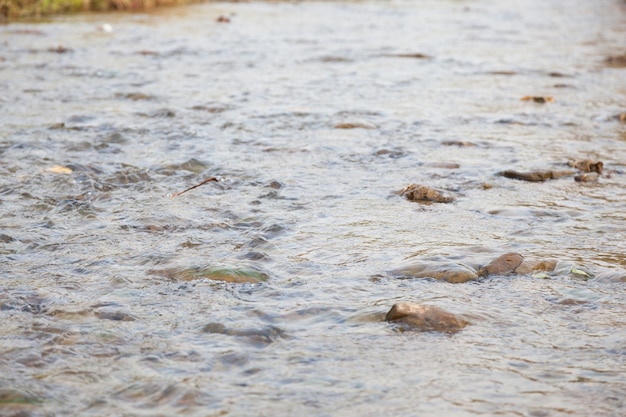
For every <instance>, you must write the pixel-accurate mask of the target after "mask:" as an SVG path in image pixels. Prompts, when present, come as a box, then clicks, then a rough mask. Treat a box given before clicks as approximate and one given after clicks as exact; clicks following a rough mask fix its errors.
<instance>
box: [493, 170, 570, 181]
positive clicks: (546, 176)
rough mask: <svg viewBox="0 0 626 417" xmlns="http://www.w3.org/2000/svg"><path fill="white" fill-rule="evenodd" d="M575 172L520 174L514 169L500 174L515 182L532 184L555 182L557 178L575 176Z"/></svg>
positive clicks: (550, 171)
mask: <svg viewBox="0 0 626 417" xmlns="http://www.w3.org/2000/svg"><path fill="white" fill-rule="evenodd" d="M574 174H575V172H574V171H552V170H546V171H528V172H520V171H515V170H512V169H507V170H506V171H503V172H501V173H500V175H502V176H503V177H506V178H511V179H514V180H522V181H530V182H544V181H547V180H555V179H557V178H561V177H565V176H568V175H574Z"/></svg>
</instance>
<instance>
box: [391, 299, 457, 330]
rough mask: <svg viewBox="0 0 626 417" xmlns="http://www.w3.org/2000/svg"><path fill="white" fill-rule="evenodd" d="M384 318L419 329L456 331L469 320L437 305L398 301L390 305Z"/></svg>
mask: <svg viewBox="0 0 626 417" xmlns="http://www.w3.org/2000/svg"><path fill="white" fill-rule="evenodd" d="M385 320H386V321H388V322H393V323H398V324H401V325H405V326H406V327H408V328H410V329H413V330H419V331H435V332H458V331H459V330H461V329H462V328H464V327H465V326H467V325H468V324H469V322H468V321H467V320H465V319H463V318H462V317H460V316H457V315H455V314H452V313H449V312H447V311H445V310H443V309H441V308H439V307H435V306H430V305H422V304H413V303H398V304H394V305H393V307H391V310H389V312H388V313H387V316H386V317H385Z"/></svg>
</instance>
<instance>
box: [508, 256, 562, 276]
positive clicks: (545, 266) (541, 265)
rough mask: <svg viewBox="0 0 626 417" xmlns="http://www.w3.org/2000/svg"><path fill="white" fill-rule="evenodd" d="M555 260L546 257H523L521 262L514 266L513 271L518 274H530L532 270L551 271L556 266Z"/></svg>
mask: <svg viewBox="0 0 626 417" xmlns="http://www.w3.org/2000/svg"><path fill="white" fill-rule="evenodd" d="M556 263H557V261H556V260H555V259H547V260H544V261H539V260H537V259H524V261H522V263H521V264H520V265H519V266H518V267H517V268H515V273H516V274H520V275H526V274H532V273H533V272H539V271H545V272H552V271H554V268H556Z"/></svg>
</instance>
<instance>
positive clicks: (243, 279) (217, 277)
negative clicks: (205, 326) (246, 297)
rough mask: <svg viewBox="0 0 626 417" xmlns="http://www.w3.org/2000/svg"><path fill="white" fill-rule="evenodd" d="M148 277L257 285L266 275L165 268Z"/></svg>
mask: <svg viewBox="0 0 626 417" xmlns="http://www.w3.org/2000/svg"><path fill="white" fill-rule="evenodd" d="M148 274H150V275H158V276H161V277H164V278H167V279H172V280H177V281H194V280H197V279H203V278H206V279H210V280H213V281H223V282H230V283H235V284H243V283H250V284H257V283H259V282H263V281H267V279H268V276H267V274H265V273H263V272H260V271H256V270H254V269H248V268H219V267H218V268H216V267H207V268H186V269H179V268H167V269H153V270H150V271H148Z"/></svg>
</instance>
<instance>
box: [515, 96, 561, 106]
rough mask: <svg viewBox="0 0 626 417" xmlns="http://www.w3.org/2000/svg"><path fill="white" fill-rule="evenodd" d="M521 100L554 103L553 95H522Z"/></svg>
mask: <svg viewBox="0 0 626 417" xmlns="http://www.w3.org/2000/svg"><path fill="white" fill-rule="evenodd" d="M521 100H522V101H532V102H535V103H540V104H544V103H554V97H549V96H546V97H541V96H524V97H522V99H521Z"/></svg>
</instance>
